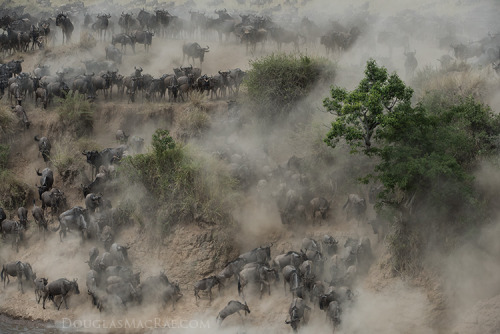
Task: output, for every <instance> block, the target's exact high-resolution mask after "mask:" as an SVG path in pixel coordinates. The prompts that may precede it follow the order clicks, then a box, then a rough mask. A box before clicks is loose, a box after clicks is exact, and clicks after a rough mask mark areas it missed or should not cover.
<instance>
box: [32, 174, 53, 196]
mask: <svg viewBox="0 0 500 334" xmlns="http://www.w3.org/2000/svg"><path fill="white" fill-rule="evenodd" d="M36 174H37V175H38V176H41V177H40V186H38V195H39V197H40V200H41V199H42V194H43V193H44V192H45V191H48V190H50V189H51V188H52V185H53V184H54V173H53V172H52V170H51V169H50V168H48V167H47V168H44V170H42V172H41V173H40V170H39V169H37V170H36Z"/></svg>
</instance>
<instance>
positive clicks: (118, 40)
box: [111, 34, 135, 53]
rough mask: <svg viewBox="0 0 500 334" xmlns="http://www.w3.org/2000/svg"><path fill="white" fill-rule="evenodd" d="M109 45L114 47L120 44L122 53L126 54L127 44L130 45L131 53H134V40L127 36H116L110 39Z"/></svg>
mask: <svg viewBox="0 0 500 334" xmlns="http://www.w3.org/2000/svg"><path fill="white" fill-rule="evenodd" d="M111 44H112V45H113V46H116V44H121V51H123V53H126V52H127V44H128V45H130V47H131V48H132V51H133V52H134V53H135V38H134V37H132V36H131V35H128V34H117V35H113V37H111Z"/></svg>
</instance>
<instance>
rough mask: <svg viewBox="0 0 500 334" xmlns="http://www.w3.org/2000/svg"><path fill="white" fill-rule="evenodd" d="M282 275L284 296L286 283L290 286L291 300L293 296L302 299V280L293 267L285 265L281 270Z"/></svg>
mask: <svg viewBox="0 0 500 334" xmlns="http://www.w3.org/2000/svg"><path fill="white" fill-rule="evenodd" d="M282 274H283V287H284V288H285V294H286V283H288V284H289V285H290V291H291V292H292V298H293V297H294V296H297V297H301V298H302V297H304V296H303V292H304V290H303V287H304V285H303V283H302V278H301V277H300V273H299V271H298V269H297V268H296V267H295V266H292V265H287V266H285V267H284V268H283V270H282Z"/></svg>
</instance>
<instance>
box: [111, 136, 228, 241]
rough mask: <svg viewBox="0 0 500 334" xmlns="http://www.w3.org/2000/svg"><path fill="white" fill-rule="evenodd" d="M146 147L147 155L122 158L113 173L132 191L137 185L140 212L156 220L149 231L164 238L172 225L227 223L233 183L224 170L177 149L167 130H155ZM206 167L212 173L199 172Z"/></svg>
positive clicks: (182, 149) (182, 147)
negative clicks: (142, 191) (141, 193)
mask: <svg viewBox="0 0 500 334" xmlns="http://www.w3.org/2000/svg"><path fill="white" fill-rule="evenodd" d="M151 146H152V150H151V152H149V153H146V154H138V155H135V156H131V157H127V158H125V159H124V160H122V163H121V165H120V168H119V170H120V174H121V175H122V176H124V177H125V178H126V179H127V180H128V181H129V182H130V183H132V186H133V187H136V186H137V184H140V185H142V186H143V187H144V188H145V190H146V191H145V192H146V194H147V195H145V196H148V200H147V201H144V200H143V201H142V202H145V203H146V204H145V206H144V208H146V210H147V211H148V212H151V211H154V212H155V215H154V216H155V217H156V219H155V220H154V221H152V222H150V223H151V224H153V225H152V226H150V228H149V229H148V230H149V231H153V233H157V232H161V233H163V234H164V233H168V231H169V230H170V229H171V227H173V226H175V225H176V224H179V223H184V222H193V221H196V222H199V223H206V224H216V223H220V224H222V225H228V224H230V223H231V221H232V220H231V215H230V212H231V208H232V205H231V203H232V202H231V195H230V194H231V190H232V189H233V188H234V186H235V183H234V181H233V180H232V179H231V177H230V176H229V174H228V173H227V171H226V170H225V169H223V168H216V167H215V165H213V164H210V163H209V162H208V161H206V160H205V159H206V158H204V157H203V156H201V155H197V154H196V153H195V152H191V151H190V150H189V149H188V147H186V146H181V145H179V144H177V143H176V142H175V141H174V140H173V139H172V137H171V136H170V134H169V132H168V131H167V130H161V129H159V130H157V131H156V132H155V133H154V135H153V139H152V145H151ZM207 164H208V165H210V166H212V167H214V168H208V169H205V168H203V167H202V166H206V165H207ZM219 167H220V166H219ZM125 183H126V182H124V184H125ZM144 208H143V209H144Z"/></svg>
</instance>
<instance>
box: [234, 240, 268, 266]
mask: <svg viewBox="0 0 500 334" xmlns="http://www.w3.org/2000/svg"><path fill="white" fill-rule="evenodd" d="M272 246H273V244H271V245H269V246H266V247H262V246H260V247H257V248H254V249H252V250H251V251H249V252H246V253H243V254H241V255H240V256H239V258H241V259H244V260H245V261H246V262H247V263H251V262H257V263H264V264H267V263H268V262H269V261H271V247H272Z"/></svg>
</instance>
